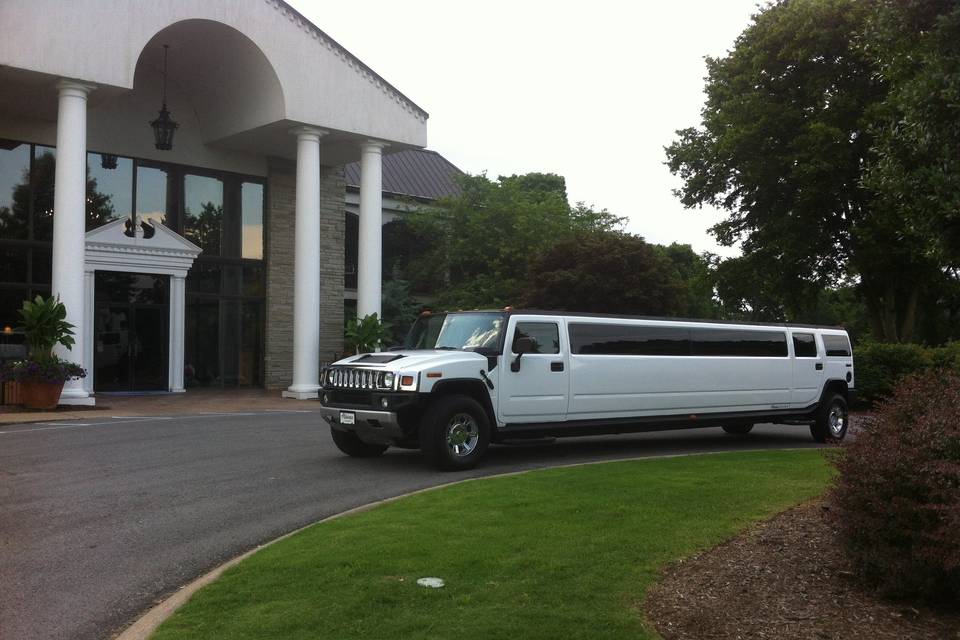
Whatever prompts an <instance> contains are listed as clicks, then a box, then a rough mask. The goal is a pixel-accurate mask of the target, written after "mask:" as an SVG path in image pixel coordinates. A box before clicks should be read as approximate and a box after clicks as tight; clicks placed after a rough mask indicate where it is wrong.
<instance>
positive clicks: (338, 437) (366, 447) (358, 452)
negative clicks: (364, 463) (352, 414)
mask: <svg viewBox="0 0 960 640" xmlns="http://www.w3.org/2000/svg"><path fill="white" fill-rule="evenodd" d="M330 436H331V437H332V438H333V444H335V445H337V449H340V451H343V452H344V453H345V454H347V455H348V456H352V457H354V458H375V457H377V456H379V455H382V454H383V452H384V451H386V450H387V448H388V446H387V445H385V444H370V443H368V442H364V441H363V440H361V439H360V438H359V437H358V436H357V434H355V433H354V432H353V431H343V430H341V429H335V428H333V427H330Z"/></svg>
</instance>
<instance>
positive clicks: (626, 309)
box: [522, 231, 688, 316]
mask: <svg viewBox="0 0 960 640" xmlns="http://www.w3.org/2000/svg"><path fill="white" fill-rule="evenodd" d="M686 294H687V291H686V288H685V286H684V283H683V281H682V280H681V279H680V277H679V276H678V274H677V271H676V267H675V266H674V264H673V263H672V262H671V261H670V259H669V258H668V257H667V256H666V255H664V252H663V251H662V250H658V248H655V247H654V246H652V245H649V244H647V243H646V242H644V241H643V238H639V237H637V236H632V235H629V234H626V233H616V232H601V231H581V232H578V233H576V234H574V235H572V236H570V237H568V238H566V239H564V240H561V241H559V242H557V243H556V244H555V245H553V246H552V247H550V248H549V249H547V250H546V251H545V252H544V253H543V254H542V255H541V256H540V257H539V258H537V259H536V260H534V261H533V262H532V264H531V266H530V270H529V272H528V276H527V281H526V283H525V285H524V287H523V295H522V304H523V306H525V307H530V308H540V309H557V310H568V311H588V312H592V313H627V314H639V315H658V316H675V315H681V314H683V313H684V312H685V311H686V310H687V305H688V299H687V295H686Z"/></svg>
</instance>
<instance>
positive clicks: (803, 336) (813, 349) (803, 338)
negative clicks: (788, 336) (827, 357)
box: [793, 333, 817, 358]
mask: <svg viewBox="0 0 960 640" xmlns="http://www.w3.org/2000/svg"><path fill="white" fill-rule="evenodd" d="M793 354H794V355H795V356H796V357H798V358H816V357H817V341H816V340H814V339H813V334H812V333H795V334H793Z"/></svg>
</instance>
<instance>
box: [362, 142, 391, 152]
mask: <svg viewBox="0 0 960 640" xmlns="http://www.w3.org/2000/svg"><path fill="white" fill-rule="evenodd" d="M389 146H390V143H388V142H383V141H382V140H364V141H363V142H362V143H360V151H362V152H364V153H379V152H381V151H383V149H384V147H389Z"/></svg>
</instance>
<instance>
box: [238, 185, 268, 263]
mask: <svg viewBox="0 0 960 640" xmlns="http://www.w3.org/2000/svg"><path fill="white" fill-rule="evenodd" d="M240 206H241V210H242V214H241V220H242V222H243V230H242V232H241V242H242V245H241V254H240V255H241V256H242V257H244V258H249V259H252V260H262V259H263V185H262V184H258V183H256V182H244V183H243V184H242V185H241V186H240Z"/></svg>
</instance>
